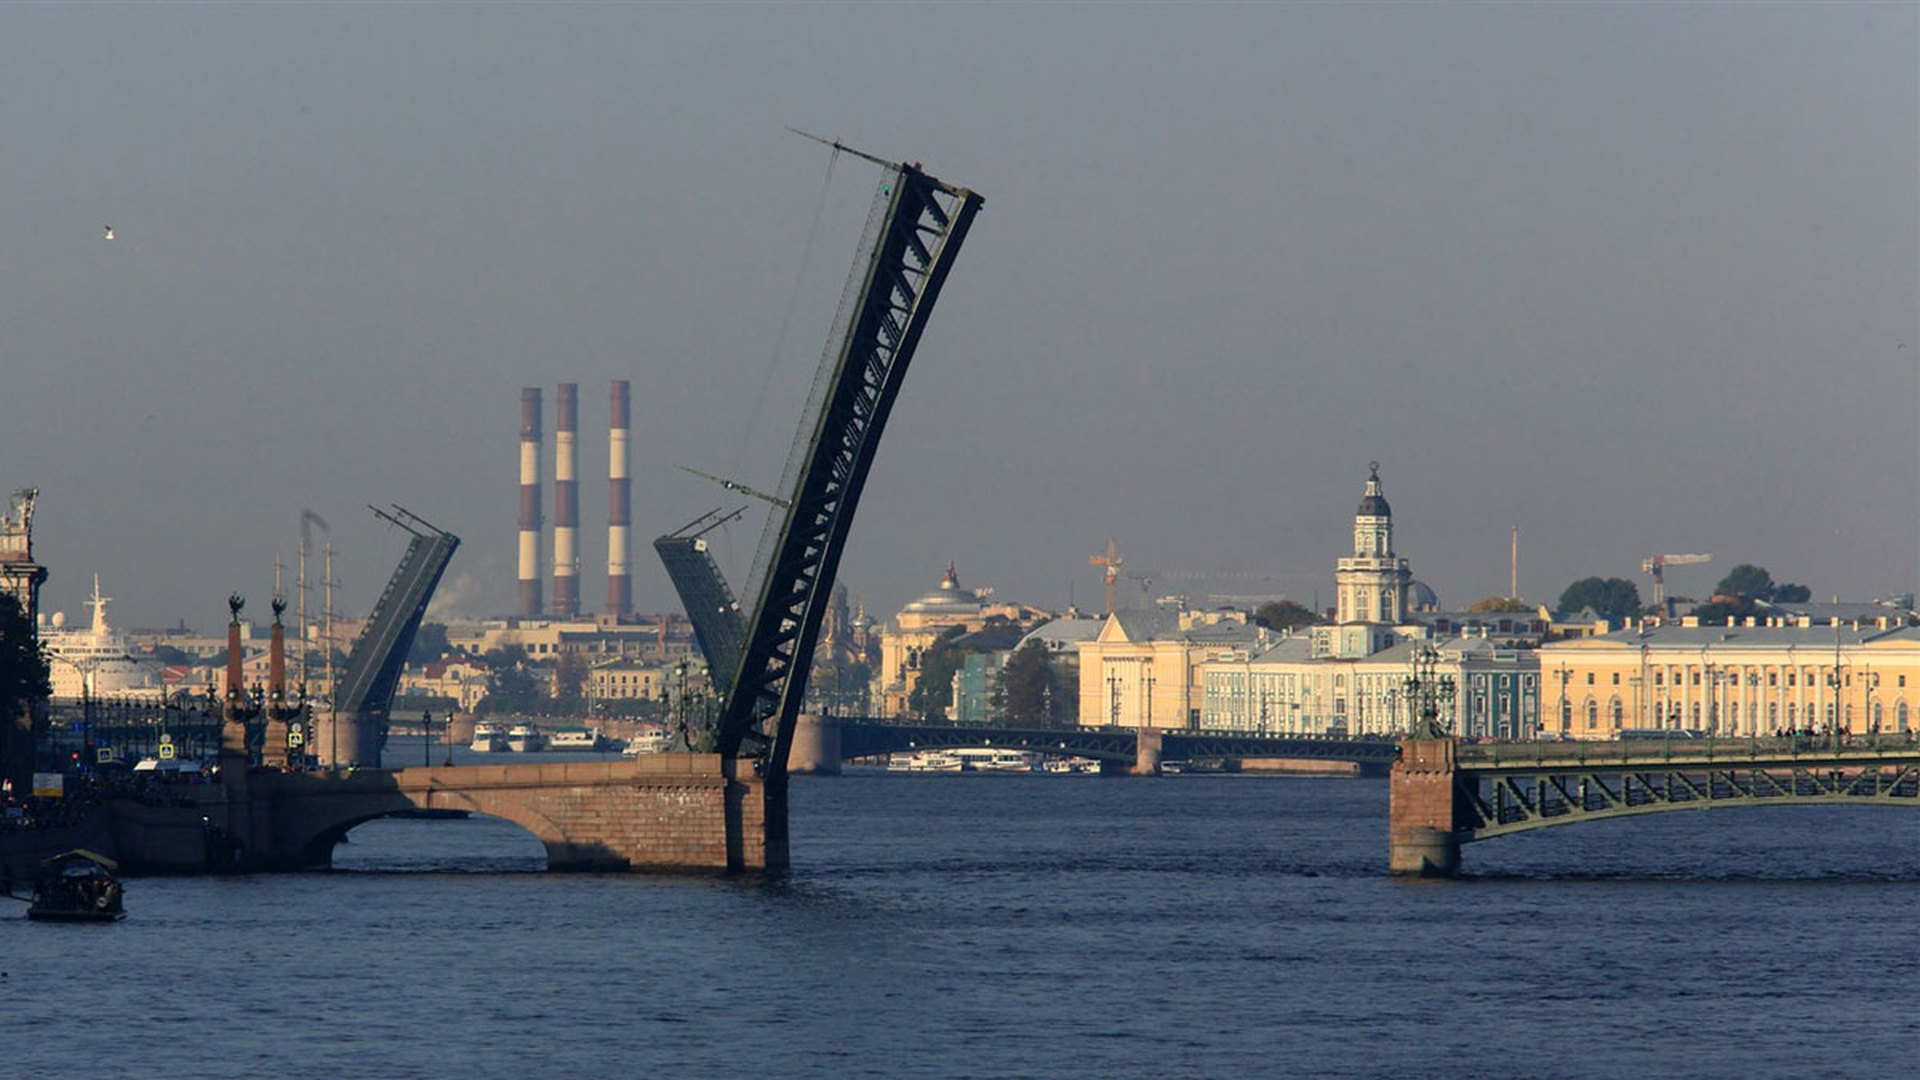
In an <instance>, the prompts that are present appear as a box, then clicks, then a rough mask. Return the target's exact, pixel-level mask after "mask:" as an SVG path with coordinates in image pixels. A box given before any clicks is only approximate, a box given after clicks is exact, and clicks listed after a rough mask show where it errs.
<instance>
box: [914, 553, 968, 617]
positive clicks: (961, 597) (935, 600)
mask: <svg viewBox="0 0 1920 1080" xmlns="http://www.w3.org/2000/svg"><path fill="white" fill-rule="evenodd" d="M982 606H983V602H982V601H981V599H980V597H979V596H978V595H977V594H975V593H973V592H971V591H969V590H966V589H962V588H961V587H960V575H959V573H958V572H957V571H956V568H955V566H954V564H953V563H948V564H947V574H946V576H945V577H943V578H941V579H940V584H939V585H938V586H936V587H935V588H934V589H933V590H932V591H930V592H927V593H925V594H923V595H922V596H921V597H920V598H919V599H917V600H914V601H912V602H911V603H909V604H908V605H907V606H906V607H904V608H902V609H901V611H902V612H903V613H904V612H908V611H912V612H917V613H923V614H933V613H942V614H946V613H951V614H963V613H969V612H978V611H979V610H980V609H981V607H982Z"/></svg>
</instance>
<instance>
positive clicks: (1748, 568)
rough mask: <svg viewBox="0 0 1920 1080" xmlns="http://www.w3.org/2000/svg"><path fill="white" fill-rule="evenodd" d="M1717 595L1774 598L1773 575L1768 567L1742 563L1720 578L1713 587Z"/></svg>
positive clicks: (1758, 598)
mask: <svg viewBox="0 0 1920 1080" xmlns="http://www.w3.org/2000/svg"><path fill="white" fill-rule="evenodd" d="M1713 595H1715V596H1731V597H1736V598H1738V599H1740V600H1771V599H1773V575H1772V574H1769V573H1767V571H1766V568H1765V567H1762V566H1755V565H1753V564H1752V563H1741V564H1740V565H1739V566H1736V567H1734V568H1733V569H1732V570H1730V571H1728V572H1727V576H1726V577H1723V578H1721V579H1720V584H1718V585H1715V586H1714V587H1713Z"/></svg>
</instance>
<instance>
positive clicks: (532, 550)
mask: <svg viewBox="0 0 1920 1080" xmlns="http://www.w3.org/2000/svg"><path fill="white" fill-rule="evenodd" d="M520 614H521V615H522V616H523V617H525V618H529V619H533V618H538V617H539V615H540V388H539V387H537V386H529V387H526V388H524V389H522V390H521V391H520Z"/></svg>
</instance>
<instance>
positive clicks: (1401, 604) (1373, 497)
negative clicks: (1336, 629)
mask: <svg viewBox="0 0 1920 1080" xmlns="http://www.w3.org/2000/svg"><path fill="white" fill-rule="evenodd" d="M1367 469H1368V473H1367V488H1366V492H1365V493H1364V494H1363V495H1362V496H1361V497H1360V509H1358V510H1357V511H1355V512H1354V515H1353V554H1352V555H1351V556H1349V557H1346V558H1342V559H1341V560H1340V561H1339V564H1338V567H1337V569H1336V570H1335V571H1334V575H1333V576H1334V583H1335V585H1336V587H1337V590H1338V593H1339V607H1338V618H1337V621H1338V622H1340V623H1341V624H1350V623H1383V624H1386V625H1388V626H1395V625H1398V624H1400V623H1403V622H1405V621H1406V618H1407V594H1408V586H1409V585H1410V584H1411V583H1412V581H1413V572H1412V571H1411V570H1410V569H1408V567H1407V560H1406V559H1404V558H1402V557H1401V556H1399V555H1396V554H1394V551H1393V508H1392V507H1390V506H1388V505H1387V497H1386V496H1385V495H1384V494H1382V493H1381V490H1380V463H1379V462H1377V461H1370V462H1368V463H1367Z"/></svg>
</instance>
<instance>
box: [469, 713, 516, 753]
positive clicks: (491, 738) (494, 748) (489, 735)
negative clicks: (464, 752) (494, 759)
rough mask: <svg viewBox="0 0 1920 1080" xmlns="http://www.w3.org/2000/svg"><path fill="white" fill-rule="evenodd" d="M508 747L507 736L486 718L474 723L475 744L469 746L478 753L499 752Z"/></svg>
mask: <svg viewBox="0 0 1920 1080" xmlns="http://www.w3.org/2000/svg"><path fill="white" fill-rule="evenodd" d="M506 748H507V737H506V736H505V735H503V734H501V733H500V729H499V728H498V727H496V726H495V725H493V724H490V723H488V722H487V721H485V720H482V721H480V722H479V723H477V724H475V725H473V745H472V746H471V747H469V749H471V750H472V751H473V752H474V753H476V754H497V753H500V752H501V751H503V750H505V749H506Z"/></svg>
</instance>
